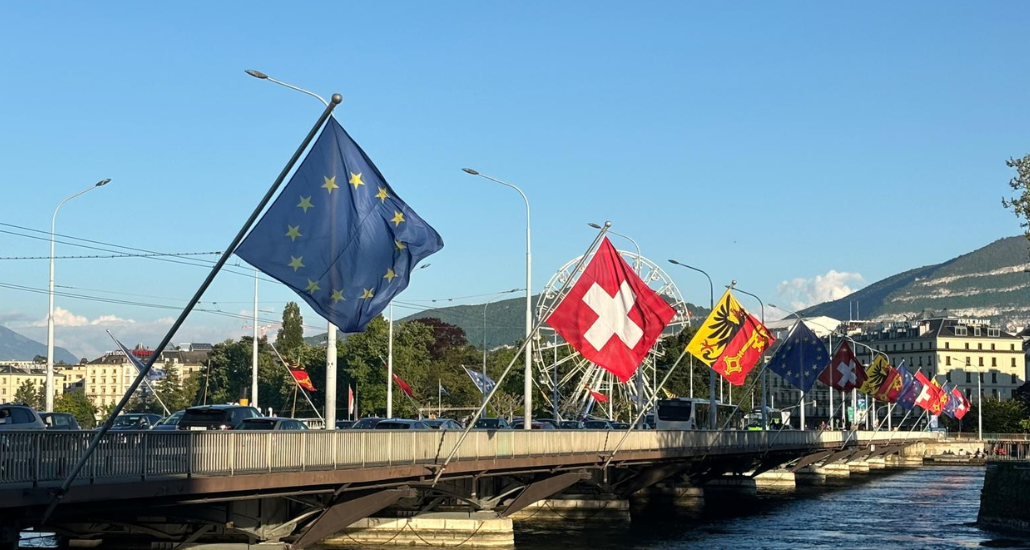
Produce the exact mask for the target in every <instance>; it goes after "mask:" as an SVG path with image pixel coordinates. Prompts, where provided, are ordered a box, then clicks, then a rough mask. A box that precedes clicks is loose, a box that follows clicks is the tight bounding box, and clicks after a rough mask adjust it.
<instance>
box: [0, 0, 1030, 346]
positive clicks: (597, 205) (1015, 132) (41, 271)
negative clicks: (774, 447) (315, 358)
mask: <svg viewBox="0 0 1030 550" xmlns="http://www.w3.org/2000/svg"><path fill="white" fill-rule="evenodd" d="M298 6H299V7H298ZM1026 25H1027V16H1026V14H1025V10H1023V9H1022V7H1021V6H1020V5H1018V4H1014V3H1013V4H1005V3H998V4H992V5H991V7H990V9H985V8H982V7H981V6H977V5H974V4H969V3H948V2H933V3H930V2H912V3H903V4H900V5H899V4H897V3H880V4H864V5H863V6H861V7H859V6H844V5H828V4H825V3H816V2H810V3H801V2H795V3H789V4H788V3H767V2H741V3H733V4H720V5H701V4H692V3H686V2H667V3H657V2H654V3H629V2H622V3H603V2H589V3H588V2H566V3H552V2H546V3H545V2H521V3H488V4H484V3H473V2H467V3H451V2H447V3H444V2H440V3H437V2H433V3H429V2H396V3H388V4H387V3H376V4H374V5H373V4H372V3H367V5H359V4H356V3H330V4H325V5H316V4H315V3H305V4H302V5H288V4H285V3H280V4H273V3H265V2H248V3H217V4H210V3H199V2H196V3H172V4H154V3H128V2H125V3H104V4H95V3H93V4H83V3H65V4H48V5H41V4H38V3H28V2H26V3H20V4H14V3H5V4H4V5H3V6H2V7H0V50H2V51H3V52H4V54H5V55H4V64H3V65H4V77H3V80H4V85H3V86H0V104H2V105H3V106H4V108H3V109H2V110H0V161H2V166H3V171H2V175H0V197H2V198H3V200H0V221H2V222H4V223H10V224H16V225H21V226H25V227H30V228H34V229H39V230H46V229H47V223H48V222H49V219H50V216H51V214H52V212H53V208H54V207H55V206H56V205H57V203H58V202H59V201H60V200H61V199H62V198H63V197H65V196H67V195H69V194H71V193H73V192H75V191H77V190H79V189H81V188H83V187H85V186H87V185H89V184H90V183H92V182H94V181H96V180H99V179H101V178H105V177H109V178H112V179H113V180H114V181H113V183H112V184H111V185H110V186H108V187H105V188H103V189H100V190H97V191H93V192H91V193H89V194H87V195H85V196H83V197H80V198H77V199H75V200H74V201H72V202H69V203H68V204H67V205H66V206H65V207H63V208H62V210H61V213H60V216H59V217H58V229H57V231H58V233H65V234H69V235H74V236H77V237H83V238H89V239H95V240H98V241H104V242H112V243H117V244H121V245H126V246H133V247H139V248H146V249H150V250H159V251H167V252H197V251H214V250H221V249H223V248H224V247H225V245H226V244H227V243H228V241H229V240H230V239H231V237H232V236H233V234H234V233H235V231H236V230H237V228H238V227H239V226H240V224H241V223H242V221H243V220H244V219H245V218H246V216H247V214H248V213H249V211H250V209H251V208H252V207H253V205H254V204H256V202H257V200H258V199H259V198H260V196H261V195H262V194H263V193H264V191H265V190H266V189H267V186H268V184H269V183H270V182H271V181H272V180H273V179H274V177H275V176H276V174H277V173H278V172H279V170H280V169H281V168H282V166H283V164H284V163H285V161H286V160H287V159H288V157H289V155H290V154H291V153H292V151H293V149H294V148H295V147H296V145H297V143H298V142H299V140H300V139H301V138H302V137H303V135H304V133H305V132H306V130H307V128H308V127H309V126H310V124H311V123H312V122H313V121H314V119H315V118H316V117H317V115H318V113H319V112H320V110H321V107H320V105H319V104H318V103H317V102H316V101H315V100H314V99H312V98H310V97H306V96H304V95H301V94H298V93H296V92H291V91H289V90H287V89H285V88H281V87H278V86H275V85H274V84H271V83H268V82H262V81H258V80H256V79H253V78H251V77H248V76H247V75H245V74H244V72H243V70H244V69H246V68H256V69H260V70H262V71H264V72H266V73H268V74H270V75H272V76H275V77H277V78H280V79H282V80H286V81H289V82H292V83H294V84H297V85H300V86H303V87H306V88H309V89H312V90H315V91H316V92H318V93H321V94H322V95H325V96H328V95H330V94H332V93H333V92H339V93H341V94H343V96H344V102H343V104H342V105H341V106H340V108H339V109H338V110H337V114H338V118H339V120H340V121H341V122H342V124H343V125H344V126H345V127H346V128H347V129H348V131H349V132H350V133H351V134H352V135H353V136H354V138H355V139H356V140H357V141H358V142H359V143H360V144H361V145H362V147H363V148H364V149H365V150H366V152H367V153H368V154H369V156H370V157H371V158H372V159H373V160H374V161H375V162H376V164H377V165H378V166H379V168H380V170H382V172H383V173H384V175H385V176H386V177H387V179H388V180H389V181H390V183H391V184H392V185H393V187H394V188H395V189H396V190H397V191H398V192H399V193H400V194H401V196H402V197H403V198H404V199H405V201H407V202H408V203H409V204H410V205H411V206H412V207H413V208H414V209H415V210H416V211H418V212H419V214H420V215H422V217H424V218H425V219H426V220H427V221H429V222H430V223H431V224H433V225H434V226H435V227H436V229H437V230H438V231H439V232H440V234H441V235H442V236H443V238H444V241H445V243H446V246H445V248H444V250H443V251H442V252H440V253H439V254H437V255H435V256H434V257H432V258H431V259H430V260H429V261H430V263H431V264H432V267H431V268H430V269H427V270H425V271H422V272H420V273H419V274H418V275H416V276H415V277H416V278H415V279H414V280H413V282H412V284H411V286H410V287H409V289H408V290H407V291H406V292H405V294H403V295H402V299H403V300H406V301H417V300H431V299H438V300H440V299H446V298H452V297H461V296H470V295H480V294H488V293H492V292H495V291H500V290H504V289H510V288H513V287H519V286H522V284H523V282H524V271H523V270H524V267H523V266H524V264H523V262H524V257H525V256H524V221H523V220H524V210H523V206H522V204H521V200H520V198H519V197H518V195H517V194H516V193H515V192H514V191H512V190H510V189H507V188H504V187H501V186H498V185H495V184H491V183H489V182H487V181H486V180H482V179H479V178H473V177H470V176H468V175H465V174H464V173H462V172H461V171H460V168H461V167H463V166H471V167H474V168H476V169H478V170H480V171H481V172H483V173H487V174H490V175H493V176H495V177H498V178H501V179H504V180H507V181H510V182H512V183H515V184H516V185H519V186H520V187H521V188H522V189H523V190H524V191H525V192H526V193H527V195H528V196H529V199H530V202H531V205H532V209H533V215H532V221H533V234H534V247H533V256H534V258H533V259H534V267H535V269H534V279H535V282H536V284H535V285H534V286H535V288H536V289H537V290H539V289H540V288H541V287H542V285H543V284H544V283H545V282H546V280H547V278H548V277H549V276H550V275H551V274H552V273H553V272H554V271H555V270H556V269H557V268H558V267H559V266H560V265H562V264H564V263H565V262H566V261H568V260H569V259H571V258H573V257H575V256H576V255H578V254H580V253H581V252H582V250H583V249H584V248H585V247H586V245H587V244H588V243H589V242H590V239H591V237H592V235H593V233H592V230H590V229H589V228H587V226H586V223H587V222H592V221H593V222H601V221H604V220H611V221H612V222H613V223H614V226H613V229H615V230H617V231H620V232H623V233H626V234H628V235H630V236H632V237H634V238H635V239H636V240H637V241H638V242H639V243H640V246H641V248H642V251H643V253H644V255H645V256H648V257H650V258H652V259H654V260H656V261H659V262H661V263H663V264H664V263H665V260H666V259H667V258H670V257H673V258H678V259H680V260H681V261H684V262H687V263H693V264H694V265H697V266H698V267H702V268H704V269H706V270H707V271H708V272H709V273H710V274H711V275H712V277H713V278H714V279H715V280H716V284H720V285H721V284H726V283H728V282H729V281H730V280H731V279H736V280H737V281H738V282H739V285H740V286H741V288H744V289H746V290H749V291H751V292H754V293H757V294H760V295H762V296H763V297H765V299H766V301H767V302H773V303H777V302H782V303H808V302H811V301H813V300H817V299H818V298H819V297H825V296H832V295H833V293H834V292H838V293H839V292H840V290H841V287H842V286H847V287H849V288H852V289H855V288H859V287H861V286H863V285H864V284H868V283H870V282H873V281H876V280H878V279H880V278H882V277H885V276H888V275H891V274H894V273H896V272H899V271H902V270H905V269H909V268H912V267H915V266H920V265H925V264H929V263H936V262H939V261H943V260H946V259H949V258H951V257H953V256H956V255H958V254H961V253H965V252H968V251H970V250H973V249H975V248H978V247H980V246H983V245H986V244H988V243H990V242H991V241H993V240H996V239H998V238H1001V237H1005V236H1009V235H1013V234H1017V233H1019V227H1018V224H1017V220H1016V219H1015V218H1014V217H1013V216H1012V215H1011V214H1010V213H1008V212H1006V211H1005V210H1003V209H1002V208H1001V205H1000V198H1001V197H1002V196H1003V195H1006V194H1007V193H1008V187H1007V186H1006V184H1005V183H1006V182H1007V180H1008V178H1009V177H1010V175H1011V174H1010V171H1009V170H1008V169H1007V168H1006V167H1005V165H1004V160H1005V159H1006V158H1008V157H1009V156H1021V155H1023V154H1026V153H1027V152H1030V146H1028V140H1027V137H1028V136H1027V128H1030V125H1028V117H1030V115H1028V111H1027V109H1025V94H1026V90H1027V89H1030V86H1028V84H1030V82H1028V80H1030V75H1028V73H1027V72H1026V71H1025V70H1022V69H1021V67H1022V64H1023V62H1024V60H1025V59H1026V54H1027V49H1028V46H1027V44H1026V41H1025V40H1024V38H1023V34H1025V33H1024V31H1025V28H1026ZM0 228H2V229H5V230H10V228H9V227H0ZM613 242H615V244H616V245H617V246H619V247H620V248H627V247H629V245H628V243H625V242H624V241H623V242H620V241H619V240H618V239H615V240H614V241H613ZM82 253H90V252H89V251H84V250H82V249H77V248H73V247H70V246H59V248H58V255H61V254H82ZM46 254H47V243H46V242H45V241H39V240H30V239H26V238H23V237H16V236H12V235H7V234H3V233H0V256H3V257H9V256H45V255H46ZM234 263H235V261H234ZM57 270H58V272H57V284H58V285H64V286H70V287H75V288H76V289H90V290H88V291H86V290H82V291H76V292H79V293H82V294H88V295H91V296H104V297H109V298H118V299H123V300H131V301H140V302H146V303H161V304H167V305H174V304H178V303H181V302H182V301H184V300H185V299H186V298H188V297H189V296H190V295H191V294H192V292H193V290H194V289H195V287H196V285H197V284H199V282H200V281H201V279H202V278H203V276H204V275H205V271H204V270H203V269H201V268H198V267H192V266H183V265H178V264H172V263H168V262H160V261H155V260H147V259H106V260H64V261H60V262H58V264H57ZM237 271H238V272H239V273H238V274H231V273H227V274H224V275H221V276H220V277H219V279H218V280H217V282H216V284H215V285H214V286H213V287H212V288H211V290H210V291H209V293H208V294H207V295H206V297H205V300H206V302H208V303H207V304H206V307H207V308H209V309H220V310H222V311H226V312H230V313H237V312H242V311H246V310H249V308H250V307H251V306H250V305H249V303H248V302H249V301H250V300H251V296H252V291H253V287H252V284H253V283H252V280H251V279H249V278H248V277H246V276H245V273H246V272H247V271H248V268H246V267H242V268H238V269H237ZM672 274H673V276H674V277H675V278H676V280H677V281H678V283H679V285H680V288H681V290H682V291H683V293H684V294H685V296H686V297H687V299H688V300H693V301H701V302H703V301H706V297H707V285H706V283H705V282H704V279H703V278H702V277H700V276H697V275H695V274H693V273H691V272H688V271H682V270H681V271H673V272H672ZM46 276H47V263H46V262H45V261H35V260H23V261H19V260H0V283H7V284H16V285H23V286H26V287H32V288H45V286H46ZM790 281H793V283H790V284H787V285H784V284H783V283H784V282H790ZM262 285H263V287H262V293H261V294H262V300H263V302H265V303H264V304H263V305H262V309H268V310H269V311H268V312H267V313H265V314H263V316H265V317H267V318H273V319H275V318H278V317H279V315H280V313H279V312H280V311H281V308H282V305H283V304H284V303H285V302H286V301H288V300H291V299H293V298H292V295H291V294H290V293H289V291H288V290H286V289H284V288H282V287H279V286H278V285H274V284H273V283H262ZM113 292H120V293H125V294H112V293H113ZM129 294H131V295H141V296H128V295H129ZM158 298H162V299H167V300H159V299H158ZM177 300H178V301H177ZM480 300H481V298H476V299H466V300H463V301H464V302H470V301H472V302H476V301H480ZM210 302H218V304H216V305H212V304H211V303H210ZM57 305H58V307H60V308H62V309H64V310H66V319H65V321H66V324H67V325H69V326H67V327H62V330H60V331H59V332H58V342H59V343H65V344H67V345H68V346H69V347H71V348H72V350H73V352H75V353H78V354H85V355H90V354H94V353H96V352H98V351H100V350H103V349H106V348H107V347H109V346H108V345H107V343H106V340H105V339H106V335H104V334H103V329H104V328H111V329H112V330H113V331H114V332H115V333H116V334H120V335H124V336H123V337H124V338H125V339H127V340H130V341H133V340H139V341H145V342H147V343H148V344H150V345H153V344H154V343H156V340H157V339H158V337H159V335H160V334H161V332H162V331H163V329H164V328H166V327H167V326H168V324H170V322H169V320H168V319H167V318H168V317H170V316H172V315H174V314H175V311H174V310H172V309H154V308H145V307H139V306H131V305H126V304H112V303H105V302H97V301H93V300H77V299H72V298H67V297H59V298H58V302H57ZM409 311H410V310H407V309H405V310H404V313H408V312H409ZM400 312H401V311H400V310H399V311H398V313H400ZM45 315H46V296H45V295H43V294H36V293H29V292H23V291H15V290H10V289H7V288H0V322H2V323H3V324H5V325H6V326H8V327H11V328H14V329H16V330H18V331H19V332H22V333H24V334H26V335H28V336H30V337H34V338H37V339H42V337H43V334H45V331H44V330H43V329H42V328H40V327H37V326H33V325H37V324H40V322H41V321H43V320H45ZM63 315H65V314H63ZM59 320H60V318H59ZM130 321H131V322H130ZM306 321H307V323H308V324H309V325H312V327H314V326H315V325H320V324H321V322H320V321H318V320H316V319H315V318H314V316H313V314H312V313H311V312H310V311H307V316H306ZM242 324H243V322H242V321H240V320H239V319H233V318H229V317H225V316H219V315H213V314H206V313H197V314H195V315H194V316H192V317H191V319H190V321H189V323H188V324H187V326H186V328H185V329H184V330H183V331H182V332H181V333H180V335H179V336H178V337H177V338H176V340H177V341H189V340H212V339H216V338H221V337H229V336H237V335H239V334H242V333H243V332H245V331H244V330H242V329H241V328H240V326H241V325H242ZM313 330H314V328H312V331H313Z"/></svg>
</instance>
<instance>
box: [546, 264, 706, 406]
mask: <svg viewBox="0 0 1030 550" xmlns="http://www.w3.org/2000/svg"><path fill="white" fill-rule="evenodd" d="M618 253H619V255H620V256H622V257H623V258H624V259H625V260H626V262H627V263H628V264H629V265H630V267H632V268H633V270H634V271H635V272H636V273H637V274H638V275H639V276H640V278H641V279H642V280H643V281H644V282H645V283H646V284H647V286H649V287H650V288H651V289H652V290H654V291H655V292H657V293H658V295H659V296H662V297H663V298H665V300H666V301H667V302H668V303H669V305H670V306H672V308H673V309H674V310H675V311H676V315H675V316H674V317H673V318H672V321H670V322H669V325H668V326H666V327H665V330H664V331H662V336H661V337H659V339H658V341H656V342H655V344H654V346H652V347H651V350H650V351H649V352H648V354H647V357H646V358H645V359H644V362H643V364H641V365H640V368H638V369H637V371H636V373H635V374H634V375H633V377H632V378H631V379H630V380H628V381H627V382H626V383H624V384H623V383H620V382H619V380H618V379H617V378H615V376H613V375H612V374H611V373H609V372H608V371H606V370H604V369H602V368H600V367H598V366H597V365H595V364H594V363H592V362H590V361H588V360H587V359H586V358H584V357H583V356H582V355H580V354H579V353H578V352H577V351H576V350H575V349H574V348H572V346H570V345H569V344H568V343H567V342H566V341H565V340H564V339H562V337H561V336H560V335H558V333H557V332H556V331H555V330H554V329H552V328H551V327H549V326H547V325H545V324H541V326H540V329H539V330H538V331H537V334H536V337H535V342H534V345H533V360H534V363H535V366H536V373H537V376H536V380H535V383H536V385H537V387H538V389H539V390H540V393H541V394H544V395H543V397H544V399H545V400H547V401H548V408H549V409H550V408H553V407H554V403H555V400H557V403H558V407H557V409H558V413H559V414H560V415H561V416H562V418H566V419H570V418H574V419H578V418H581V417H582V416H584V415H585V414H591V415H593V416H598V417H603V418H610V419H615V418H616V417H617V416H619V414H618V413H619V412H620V411H626V410H627V409H628V410H632V411H639V409H640V407H643V406H644V405H645V404H646V403H647V402H648V400H649V399H650V398H651V397H652V396H653V395H654V392H655V388H656V387H657V384H658V381H657V380H656V365H657V359H658V358H659V357H662V356H664V354H665V353H666V349H665V345H664V343H663V341H664V340H665V339H667V338H668V337H669V336H675V335H677V334H679V333H680V332H682V331H683V329H684V328H686V327H687V326H688V325H689V324H690V321H691V318H690V313H689V312H688V310H687V303H686V302H685V301H684V300H683V296H682V294H680V291H679V288H677V286H676V283H675V282H673V280H672V278H671V277H669V274H668V273H666V272H665V271H664V270H662V268H661V267H659V266H658V265H657V264H655V263H654V262H652V261H651V260H648V259H647V258H645V257H643V256H641V255H638V254H637V253H635V252H631V251H626V250H619V251H618ZM580 259H582V256H579V257H577V258H574V259H572V260H570V261H569V262H567V263H566V264H565V265H563V266H562V267H561V268H560V269H558V271H557V272H555V274H554V275H552V276H551V278H550V279H549V280H548V281H547V286H546V287H544V290H543V293H542V294H541V295H540V298H539V299H538V301H537V305H536V317H537V320H538V321H540V320H541V318H542V317H543V316H544V315H546V314H548V312H550V311H552V310H553V309H554V307H556V306H557V300H558V299H559V292H560V291H561V289H562V287H564V286H565V284H566V282H568V283H569V285H570V287H571V285H572V284H574V283H575V279H576V278H578V277H579V275H580V273H582V269H581V270H580V272H579V273H573V270H574V269H575V268H576V265H577V264H578V263H579V261H580ZM586 264H587V262H584V264H583V268H585V267H586ZM591 391H593V392H597V393H600V394H602V395H605V396H606V397H608V402H607V403H596V400H595V399H594V398H593V397H592V395H591Z"/></svg>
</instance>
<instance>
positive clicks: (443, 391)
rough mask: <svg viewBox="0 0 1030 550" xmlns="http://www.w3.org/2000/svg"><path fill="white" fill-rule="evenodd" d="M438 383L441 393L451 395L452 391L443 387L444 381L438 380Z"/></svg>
mask: <svg viewBox="0 0 1030 550" xmlns="http://www.w3.org/2000/svg"><path fill="white" fill-rule="evenodd" d="M437 383H438V384H439V385H440V395H446V396H447V397H450V396H451V392H449V391H447V388H445V387H443V382H439V381H437Z"/></svg>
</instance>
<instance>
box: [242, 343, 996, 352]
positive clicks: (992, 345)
mask: <svg viewBox="0 0 1030 550" xmlns="http://www.w3.org/2000/svg"><path fill="white" fill-rule="evenodd" d="M259 347H260V346H259ZM991 351H994V344H991Z"/></svg>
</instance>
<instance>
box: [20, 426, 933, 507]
mask: <svg viewBox="0 0 1030 550" xmlns="http://www.w3.org/2000/svg"><path fill="white" fill-rule="evenodd" d="M625 434H626V432H620V431H585V430H584V431H532V432H525V431H519V430H512V431H474V432H471V433H469V436H468V438H466V440H465V441H464V442H463V443H462V445H461V448H460V449H459V450H458V453H457V454H456V455H455V459H454V461H453V462H452V463H451V465H449V466H448V467H447V470H446V475H447V476H461V475H470V473H476V474H479V473H484V472H491V471H514V470H527V471H528V470H534V469H552V470H553V469H562V468H571V467H583V466H597V465H599V464H600V463H602V462H603V461H604V460H605V459H606V458H607V457H608V456H609V455H610V454H611V452H612V451H613V450H614V449H615V447H616V445H618V442H619V440H620V439H621V438H622V437H623V436H624V435H625ZM459 435H460V434H459V433H457V432H426V431H385V430H384V431H351V430H345V431H307V432H116V433H111V434H109V435H108V436H107V437H106V438H105V440H104V441H103V442H102V444H101V445H100V447H99V448H98V449H97V451H96V452H95V453H94V455H93V456H92V457H91V458H90V460H89V461H88V462H87V464H86V466H85V468H83V470H82V472H80V474H79V476H78V478H77V480H76V485H75V486H74V487H73V489H72V491H71V492H70V493H69V495H68V496H67V497H66V498H65V502H76V501H78V502H89V501H105V500H111V499H123V498H151V497H160V496H169V497H171V496H175V497H177V498H180V499H181V498H184V497H188V496H189V495H197V496H198V497H201V496H202V495H208V496H210V495H213V494H222V495H226V494H231V493H235V492H250V493H253V492H255V491H258V492H274V491H277V490H285V489H294V490H295V489H297V488H310V489H311V490H318V489H319V488H330V487H339V486H341V485H342V484H346V483H360V484H374V483H379V484H388V483H391V482H410V481H412V480H414V481H418V480H424V479H425V478H426V477H427V476H432V475H433V474H434V473H435V471H436V468H437V467H438V465H439V464H441V463H442V462H443V460H444V459H445V458H446V456H447V454H448V453H449V452H450V450H451V448H452V447H453V446H454V445H455V444H456V443H457V441H458V437H459ZM90 436H91V433H90V432H63V433H62V432H6V433H3V434H2V435H0V509H3V508H10V507H16V506H25V505H34V504H42V503H45V501H46V499H48V498H49V494H50V488H52V487H55V486H57V485H59V484H60V482H61V481H62V480H63V479H64V477H65V476H66V475H67V472H68V471H69V470H70V468H71V467H72V465H73V464H74V463H75V461H76V460H77V459H78V457H79V456H81V453H82V452H83V450H84V449H85V448H86V445H87V444H88V441H89V438H90ZM928 437H929V436H928V434H924V433H894V434H891V433H884V432H881V433H878V434H873V433H872V432H858V433H857V434H851V435H850V437H849V434H848V433H846V432H845V433H842V432H815V431H805V432H801V431H782V432H756V431H727V432H706V431H694V432H684V431H653V430H649V431H635V432H630V433H629V436H628V438H627V439H626V442H625V443H624V444H623V446H622V448H621V449H620V451H619V453H618V454H617V455H616V459H615V460H614V461H613V463H614V464H616V465H618V464H622V463H627V462H654V461H660V460H668V459H683V458H690V457H699V456H702V455H709V456H717V455H748V454H757V453H765V452H770V451H772V452H781V451H795V452H796V451H807V450H813V451H815V450H819V449H830V448H836V447H841V446H842V444H844V442H845V441H847V444H848V445H868V444H870V443H881V444H882V443H886V442H887V441H888V440H890V441H892V442H893V443H903V442H910V441H912V442H914V441H916V440H921V439H927V438H928Z"/></svg>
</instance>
